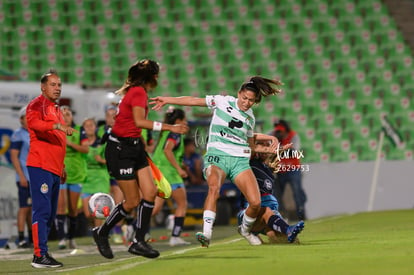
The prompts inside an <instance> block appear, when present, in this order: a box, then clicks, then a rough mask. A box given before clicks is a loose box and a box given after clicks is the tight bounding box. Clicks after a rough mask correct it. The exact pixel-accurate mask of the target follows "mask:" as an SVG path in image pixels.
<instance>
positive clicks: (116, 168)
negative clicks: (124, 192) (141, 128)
mask: <svg viewBox="0 0 414 275" xmlns="http://www.w3.org/2000/svg"><path fill="white" fill-rule="evenodd" d="M144 148H145V147H144V144H143V143H142V140H141V139H140V138H119V137H116V136H114V135H113V134H111V135H110V136H109V137H108V141H107V144H106V149H105V158H106V166H107V168H108V172H109V175H110V176H111V177H114V178H115V179H117V180H131V179H135V175H136V171H137V170H139V169H141V168H144V167H146V166H148V165H149V164H148V160H147V153H146V152H145V149H144Z"/></svg>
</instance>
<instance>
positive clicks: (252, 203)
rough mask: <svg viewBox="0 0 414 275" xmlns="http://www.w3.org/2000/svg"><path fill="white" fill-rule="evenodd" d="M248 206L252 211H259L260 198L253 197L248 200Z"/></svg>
mask: <svg viewBox="0 0 414 275" xmlns="http://www.w3.org/2000/svg"><path fill="white" fill-rule="evenodd" d="M249 207H250V208H251V209H252V210H253V211H255V212H259V210H260V199H259V200H256V199H254V200H251V201H249Z"/></svg>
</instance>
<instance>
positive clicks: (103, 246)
mask: <svg viewBox="0 0 414 275" xmlns="http://www.w3.org/2000/svg"><path fill="white" fill-rule="evenodd" d="M98 231H99V227H95V228H94V229H92V234H93V239H94V240H95V243H96V246H97V247H98V250H99V253H101V255H102V256H104V257H105V258H107V259H112V258H113V257H114V254H113V253H112V249H111V246H110V245H109V240H108V239H109V238H108V236H99V233H98Z"/></svg>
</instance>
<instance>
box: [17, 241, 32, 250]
mask: <svg viewBox="0 0 414 275" xmlns="http://www.w3.org/2000/svg"><path fill="white" fill-rule="evenodd" d="M17 248H30V243H28V242H27V241H26V240H23V241H20V242H19V243H18V244H17Z"/></svg>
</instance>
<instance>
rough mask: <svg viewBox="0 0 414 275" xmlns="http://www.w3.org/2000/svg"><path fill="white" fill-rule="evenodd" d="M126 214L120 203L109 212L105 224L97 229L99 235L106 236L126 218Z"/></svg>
mask: <svg viewBox="0 0 414 275" xmlns="http://www.w3.org/2000/svg"><path fill="white" fill-rule="evenodd" d="M126 215H128V213H127V212H126V211H125V210H124V208H123V207H122V203H120V204H118V205H117V206H116V207H115V208H114V210H113V211H112V212H111V214H110V215H109V217H108V218H107V219H106V221H105V223H104V224H103V225H102V226H101V228H100V229H99V234H100V235H104V236H108V235H109V231H110V230H111V229H112V228H113V227H114V226H115V225H116V224H117V223H118V222H119V221H120V220H122V219H123V218H125V217H126Z"/></svg>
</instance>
